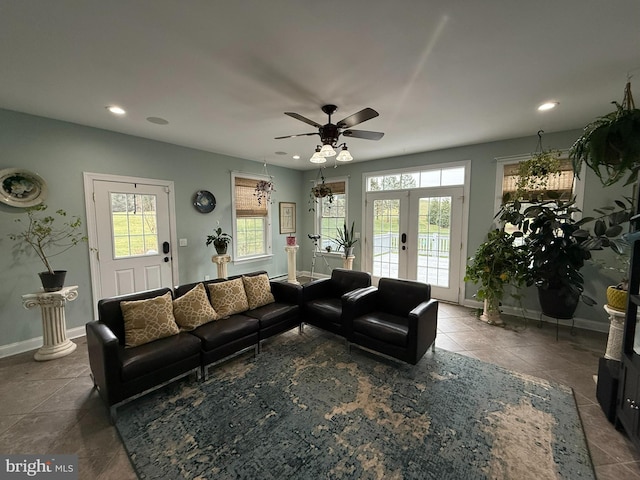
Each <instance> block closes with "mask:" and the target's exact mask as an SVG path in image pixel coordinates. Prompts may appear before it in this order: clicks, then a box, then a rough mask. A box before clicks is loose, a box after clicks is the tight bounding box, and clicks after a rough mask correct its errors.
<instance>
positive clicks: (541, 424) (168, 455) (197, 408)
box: [116, 328, 595, 480]
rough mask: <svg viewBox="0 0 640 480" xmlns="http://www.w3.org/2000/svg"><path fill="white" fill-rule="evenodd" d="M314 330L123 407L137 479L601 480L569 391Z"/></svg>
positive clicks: (436, 355) (121, 426)
mask: <svg viewBox="0 0 640 480" xmlns="http://www.w3.org/2000/svg"><path fill="white" fill-rule="evenodd" d="M318 332H319V331H318V330H316V329H313V328H307V329H306V330H305V331H304V332H303V333H302V334H298V333H297V331H292V332H288V333H286V334H284V335H281V336H279V337H277V338H275V339H272V340H270V341H268V342H267V343H266V344H265V345H264V349H263V352H262V353H261V354H259V355H258V356H257V358H254V357H253V356H250V355H245V356H240V357H237V358H234V359H232V360H230V361H229V362H227V363H225V364H223V365H219V366H216V367H215V368H214V369H213V370H212V371H211V372H210V377H209V379H208V380H207V381H206V382H204V383H198V382H197V381H196V380H195V379H191V380H185V381H179V382H176V383H174V384H170V385H168V386H166V387H163V388H162V389H160V390H158V391H156V392H153V393H151V394H149V395H146V396H144V397H142V398H139V399H137V400H135V401H133V402H131V403H129V404H126V405H124V406H122V407H121V408H120V409H118V419H117V422H116V426H117V429H118V431H119V433H120V435H121V437H122V440H123V442H124V444H125V447H126V450H127V452H128V453H129V456H130V458H131V461H132V463H133V465H134V468H135V470H136V472H137V474H138V475H139V477H140V478H144V479H152V478H166V479H181V478H186V479H198V480H200V479H212V480H213V479H216V480H217V479H252V480H253V479H288V478H295V479H305V480H307V479H320V478H326V479H340V478H344V479H385V480H388V479H455V480H461V479H464V480H470V479H494V478H500V479H514V480H515V479H517V480H522V479H536V480H539V479H556V478H558V479H559V478H570V479H572V480H575V479H593V478H595V476H594V473H593V467H592V464H591V460H590V457H589V453H588V449H587V445H586V441H585V437H584V433H583V430H582V425H581V422H580V418H579V416H578V412H577V409H576V405H575V401H574V398H573V393H572V391H571V389H570V388H568V387H566V386H563V385H559V384H552V383H549V382H547V381H545V380H541V379H539V378H534V377H530V376H526V375H520V374H516V373H514V372H510V371H508V370H505V369H503V368H500V367H497V366H495V365H491V364H488V363H484V362H481V361H478V360H475V359H472V358H469V357H465V356H462V355H458V354H455V353H452V352H447V351H444V350H441V349H437V350H436V351H435V352H431V351H429V352H428V353H427V354H426V355H425V357H424V358H423V359H422V360H421V361H420V363H419V364H418V365H416V366H411V365H406V364H402V363H399V362H394V361H391V360H387V359H385V358H383V357H380V356H375V355H372V354H370V353H369V352H365V351H362V350H359V349H355V348H353V349H352V351H351V353H348V352H347V350H346V347H345V343H344V340H341V339H339V338H337V337H333V336H330V335H328V334H324V333H318Z"/></svg>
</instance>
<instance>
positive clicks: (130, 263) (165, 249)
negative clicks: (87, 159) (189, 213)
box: [85, 174, 177, 302]
mask: <svg viewBox="0 0 640 480" xmlns="http://www.w3.org/2000/svg"><path fill="white" fill-rule="evenodd" d="M86 175H87V174H85V176H86ZM96 176H97V177H100V176H99V175H96ZM117 180H118V178H117V177H116V178H114V179H113V180H112V179H100V178H92V179H90V181H87V180H85V188H86V187H87V186H89V187H90V188H91V192H87V193H88V196H90V198H91V200H92V201H91V202H88V205H89V204H91V207H92V208H88V209H87V210H88V217H89V218H88V224H89V225H90V226H92V228H89V245H90V246H91V247H92V248H93V249H94V252H93V255H92V265H91V269H92V280H93V282H94V283H95V285H94V288H93V290H94V298H95V300H96V302H97V300H99V299H100V298H105V297H110V296H114V295H123V294H127V293H134V292H140V291H143V290H150V289H155V288H160V287H171V286H173V285H174V284H175V283H176V282H174V275H175V273H176V272H177V270H176V269H175V268H174V267H176V265H175V262H176V261H177V259H176V258H174V257H175V256H176V254H177V251H176V248H175V245H174V242H175V237H176V235H175V222H174V221H172V218H171V217H172V215H171V212H172V211H173V208H172V193H171V188H170V187H171V184H172V182H166V183H164V184H157V183H154V181H153V180H148V181H147V180H144V179H136V181H135V182H130V181H117ZM140 180H143V181H140ZM144 182H147V183H144ZM176 278H177V276H176Z"/></svg>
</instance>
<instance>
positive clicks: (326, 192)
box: [309, 169, 333, 212]
mask: <svg viewBox="0 0 640 480" xmlns="http://www.w3.org/2000/svg"><path fill="white" fill-rule="evenodd" d="M318 175H319V177H320V183H317V179H316V185H315V186H313V187H311V192H310V193H309V211H310V212H314V211H315V206H316V202H317V201H318V199H320V198H325V197H328V200H329V203H333V192H332V191H331V187H330V186H329V185H327V184H326V183H325V181H324V175H323V173H322V169H320V172H319V173H318Z"/></svg>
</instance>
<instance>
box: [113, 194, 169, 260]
mask: <svg viewBox="0 0 640 480" xmlns="http://www.w3.org/2000/svg"><path fill="white" fill-rule="evenodd" d="M110 199H111V222H112V225H113V229H112V235H113V258H126V257H135V256H139V255H156V254H157V253H158V226H157V223H158V221H157V216H156V196H155V195H147V194H142V195H140V194H136V193H111V194H110Z"/></svg>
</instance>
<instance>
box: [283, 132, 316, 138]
mask: <svg viewBox="0 0 640 480" xmlns="http://www.w3.org/2000/svg"><path fill="white" fill-rule="evenodd" d="M310 135H320V134H319V133H318V132H313V133H298V134H297V135H285V136H284V137H275V140H281V139H283V138H295V137H308V136H310Z"/></svg>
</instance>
